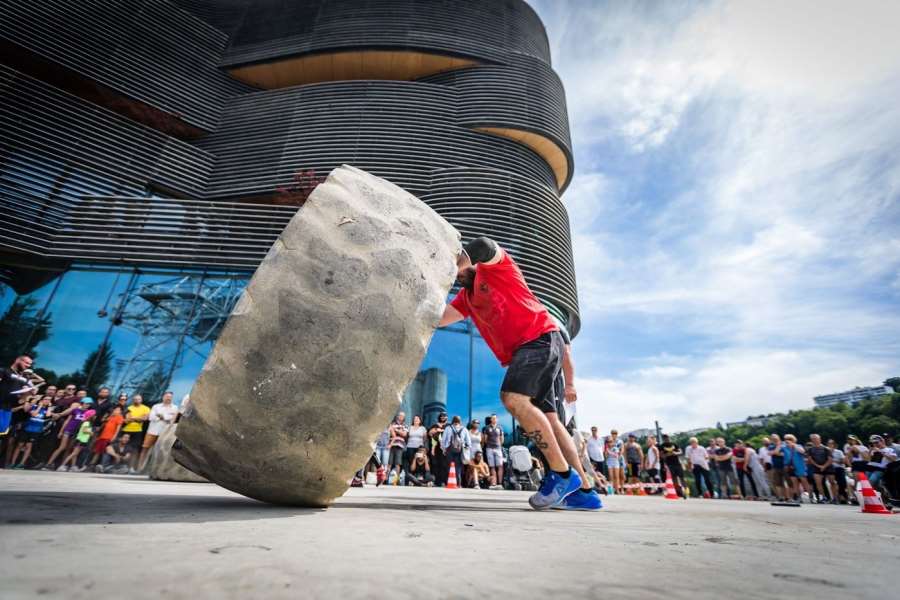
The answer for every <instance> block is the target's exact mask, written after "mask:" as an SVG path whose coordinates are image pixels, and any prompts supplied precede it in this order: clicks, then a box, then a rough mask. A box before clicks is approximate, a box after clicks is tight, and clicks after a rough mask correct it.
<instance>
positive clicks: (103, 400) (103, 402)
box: [94, 387, 116, 424]
mask: <svg viewBox="0 0 900 600" xmlns="http://www.w3.org/2000/svg"><path fill="white" fill-rule="evenodd" d="M94 400H95V402H94V410H95V411H96V413H97V416H96V417H95V419H94V420H95V421H96V422H97V424H101V423H103V421H104V419H106V417H107V416H108V415H109V413H110V411H112V408H113V406H115V405H116V403H115V402H113V399H112V396H111V395H110V393H109V388H108V387H102V388H100V389H99V390H97V397H96V398H95V399H94Z"/></svg>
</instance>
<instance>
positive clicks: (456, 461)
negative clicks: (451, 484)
mask: <svg viewBox="0 0 900 600" xmlns="http://www.w3.org/2000/svg"><path fill="white" fill-rule="evenodd" d="M471 447H472V442H471V440H470V439H469V430H468V429H466V428H465V427H463V426H462V419H460V418H459V415H453V419H452V421H451V422H450V426H449V427H446V428H444V434H443V436H442V437H441V448H443V450H444V455H445V456H446V457H447V468H448V469H449V466H450V465H451V464H453V465H456V476H457V478H462V476H463V474H464V473H465V467H464V465H465V462H464V461H463V454H464V453H465V452H467V451H468V450H469V449H470V448H471Z"/></svg>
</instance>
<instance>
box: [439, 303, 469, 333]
mask: <svg viewBox="0 0 900 600" xmlns="http://www.w3.org/2000/svg"><path fill="white" fill-rule="evenodd" d="M464 318H465V317H463V316H462V313H460V312H459V311H458V310H456V309H455V308H453V305H452V304H448V305H447V307H446V308H444V314H443V316H442V317H441V322H440V323H438V327H446V326H447V325H453V324H454V323H456V322H458V321H462V320H463V319H464Z"/></svg>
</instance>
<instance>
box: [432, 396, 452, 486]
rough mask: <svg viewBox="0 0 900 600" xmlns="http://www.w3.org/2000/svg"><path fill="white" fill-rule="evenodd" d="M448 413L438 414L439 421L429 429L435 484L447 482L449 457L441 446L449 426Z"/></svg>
mask: <svg viewBox="0 0 900 600" xmlns="http://www.w3.org/2000/svg"><path fill="white" fill-rule="evenodd" d="M447 425H448V423H447V413H445V412H442V413H441V414H439V415H438V420H437V423H435V424H434V425H432V426H431V427H430V428H429V429H428V438H429V439H430V441H431V458H430V459H429V460H430V461H431V472H432V474H433V475H434V485H445V484H446V483H447V469H448V467H447V457H446V456H445V455H444V449H443V447H441V438H442V437H443V436H444V428H445V427H447Z"/></svg>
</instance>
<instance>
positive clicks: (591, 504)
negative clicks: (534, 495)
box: [553, 490, 603, 510]
mask: <svg viewBox="0 0 900 600" xmlns="http://www.w3.org/2000/svg"><path fill="white" fill-rule="evenodd" d="M553 508H555V509H558V510H600V509H601V508H603V502H601V501H600V494H598V493H597V492H595V491H594V490H591V491H590V492H588V493H587V494H585V493H584V492H581V491H579V492H576V493H574V494H570V495H568V496H566V499H565V500H563V502H562V504H558V505H556V506H554V507H553Z"/></svg>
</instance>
